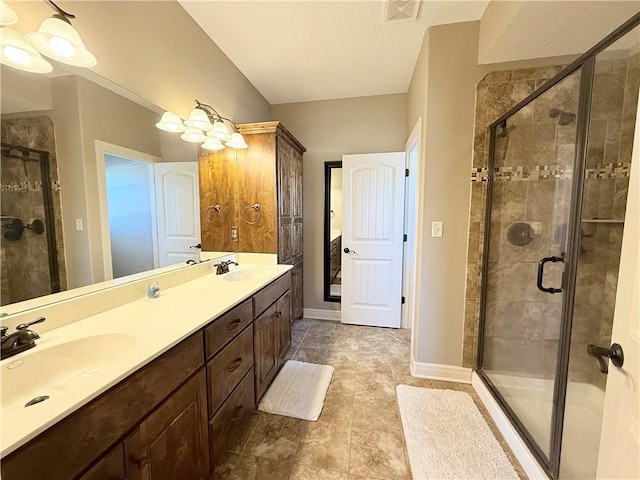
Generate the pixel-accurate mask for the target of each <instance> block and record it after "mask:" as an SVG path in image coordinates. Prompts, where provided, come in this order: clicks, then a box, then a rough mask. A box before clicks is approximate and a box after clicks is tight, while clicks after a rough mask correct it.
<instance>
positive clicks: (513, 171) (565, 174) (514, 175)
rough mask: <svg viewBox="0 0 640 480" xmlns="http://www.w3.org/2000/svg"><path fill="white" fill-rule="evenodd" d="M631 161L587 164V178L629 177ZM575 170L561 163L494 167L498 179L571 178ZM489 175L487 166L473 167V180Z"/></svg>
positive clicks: (482, 179) (483, 180)
mask: <svg viewBox="0 0 640 480" xmlns="http://www.w3.org/2000/svg"><path fill="white" fill-rule="evenodd" d="M630 167H631V162H622V163H607V164H599V163H592V164H587V170H586V172H585V179H587V180H591V179H600V178H629V169H630ZM572 175H573V172H572V170H570V169H565V168H563V167H562V166H560V165H536V166H535V167H533V168H531V167H528V166H526V165H520V166H516V167H497V168H495V169H494V177H493V178H494V180H496V181H505V182H508V181H538V180H570V179H571V178H572ZM488 177H489V169H488V168H487V167H482V168H472V169H471V181H472V182H486V181H487V180H488Z"/></svg>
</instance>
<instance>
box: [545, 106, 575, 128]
mask: <svg viewBox="0 0 640 480" xmlns="http://www.w3.org/2000/svg"><path fill="white" fill-rule="evenodd" d="M549 116H550V117H551V118H556V117H560V118H558V124H560V125H561V126H563V127H564V126H565V125H569V124H570V123H571V122H573V121H574V120H575V119H576V114H575V113H571V112H565V111H564V110H560V109H558V108H552V109H551V110H549Z"/></svg>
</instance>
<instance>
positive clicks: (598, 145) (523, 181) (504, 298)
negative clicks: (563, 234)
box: [463, 55, 639, 384]
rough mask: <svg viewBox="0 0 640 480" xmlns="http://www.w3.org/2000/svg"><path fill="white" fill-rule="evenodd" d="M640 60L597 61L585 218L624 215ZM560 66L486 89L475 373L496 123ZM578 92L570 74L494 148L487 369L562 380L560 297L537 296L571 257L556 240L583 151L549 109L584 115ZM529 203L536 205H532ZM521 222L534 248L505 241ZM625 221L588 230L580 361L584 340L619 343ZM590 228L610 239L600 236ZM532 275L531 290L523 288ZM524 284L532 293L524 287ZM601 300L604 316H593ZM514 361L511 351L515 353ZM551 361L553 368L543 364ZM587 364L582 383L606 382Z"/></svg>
mask: <svg viewBox="0 0 640 480" xmlns="http://www.w3.org/2000/svg"><path fill="white" fill-rule="evenodd" d="M637 57H638V56H637V55H636V56H634V57H632V58H631V59H630V60H623V61H622V62H623V63H624V65H623V64H622V63H621V62H620V61H616V62H599V64H598V68H597V73H596V78H595V86H594V107H593V114H592V126H591V129H592V133H591V136H590V142H589V163H588V166H587V168H588V172H587V180H586V188H585V207H584V215H583V217H584V218H593V217H599V218H603V217H606V218H612V217H613V218H623V216H624V206H625V205H626V190H627V185H628V167H629V163H630V158H631V141H632V136H633V126H634V124H635V102H637V98H635V99H634V98H633V92H634V87H635V95H636V97H637V90H638V83H637V82H638V80H637V78H636V77H637V76H638V68H639V67H638V65H637ZM560 69H561V67H560V66H558V67H550V68H536V69H522V70H512V71H501V72H493V73H490V74H488V75H487V76H486V77H485V78H483V79H482V80H481V81H480V82H479V84H478V86H477V92H476V132H475V145H474V157H473V169H472V172H471V182H472V183H471V188H472V204H471V220H470V226H469V250H468V259H467V260H468V262H467V265H468V267H467V291H466V304H465V337H464V350H463V352H464V357H463V364H464V365H465V366H470V367H472V366H475V358H476V351H477V345H478V323H479V313H480V289H481V284H480V282H481V265H482V258H481V257H482V251H483V235H484V215H485V202H486V172H487V170H486V168H487V165H488V126H489V124H490V123H492V122H493V121H494V120H495V119H497V118H498V117H499V116H501V115H502V114H503V113H504V112H506V111H507V110H508V109H509V108H511V107H512V106H513V105H515V104H516V103H518V102H519V101H520V100H522V99H523V98H525V97H526V96H527V95H529V94H530V93H532V92H533V91H534V90H535V89H536V88H537V87H539V86H540V85H541V84H542V83H544V82H545V81H546V80H548V79H549V78H551V77H552V76H553V75H555V74H556V73H557V72H559V71H560ZM578 75H579V74H578ZM578 87H579V78H578V76H571V77H568V78H567V79H565V80H564V81H563V82H562V83H560V84H558V85H557V86H556V87H554V88H553V89H551V90H550V91H548V92H547V93H545V94H544V95H543V96H542V97H539V98H538V99H537V100H536V102H534V103H533V104H530V105H528V106H527V107H525V108H524V109H522V110H521V111H520V112H518V113H517V114H516V115H514V117H512V119H510V122H509V124H510V125H511V124H514V125H516V129H514V130H513V131H511V132H510V134H509V141H508V147H507V150H506V152H505V151H504V146H505V143H506V142H505V141H504V139H498V141H497V144H496V158H497V159H498V160H499V161H497V162H496V167H499V168H497V169H496V171H495V172H494V178H495V182H494V188H493V210H492V228H491V233H492V240H491V245H492V249H491V251H490V259H489V264H490V268H491V270H490V272H489V281H490V282H491V283H490V284H489V288H490V291H492V292H494V295H493V296H492V301H491V302H489V304H488V314H487V319H488V321H487V323H486V325H485V327H486V328H485V330H486V332H485V344H484V347H485V353H486V355H485V359H490V360H491V362H489V363H488V364H486V365H485V366H486V367H487V368H493V369H505V370H508V371H512V372H522V373H526V374H528V375H535V376H542V377H549V376H551V375H552V374H553V369H554V365H555V357H556V352H557V342H558V334H559V327H560V326H559V321H560V311H559V309H560V306H561V305H560V301H561V299H560V298H559V297H558V296H557V295H556V296H553V295H547V294H542V293H541V292H539V291H538V290H537V288H536V285H535V268H536V264H537V262H538V260H539V259H540V258H542V257H543V256H546V255H558V254H560V253H561V252H560V250H561V249H562V246H561V244H560V243H558V241H557V240H556V233H557V232H558V228H561V224H562V223H563V222H566V219H564V220H563V217H566V215H567V209H568V208H569V200H570V199H569V193H570V190H569V189H570V178H571V169H572V162H573V156H574V153H575V147H574V139H575V122H572V123H569V124H568V125H565V126H561V125H559V124H558V122H557V118H552V117H550V116H549V110H550V109H551V108H561V109H563V110H567V111H569V112H572V113H577V108H576V104H577V95H578ZM631 111H633V116H632V115H631ZM632 117H633V118H632ZM531 199H535V201H528V200H531ZM621 214H622V217H621V216H620V215H621ZM522 221H526V222H527V223H528V224H529V225H531V227H532V228H533V231H534V235H533V238H534V239H533V241H532V242H531V243H530V244H529V245H526V246H523V247H515V246H513V245H511V244H510V243H509V242H508V241H506V233H507V231H508V228H509V227H510V226H511V225H513V224H514V223H515V222H522ZM615 225H616V224H610V225H608V224H599V223H597V224H585V227H584V228H583V233H584V234H585V236H584V238H583V248H584V250H586V253H584V254H582V255H581V257H580V265H581V266H583V264H584V266H583V268H581V269H579V273H578V279H577V285H576V288H577V298H576V319H575V321H574V330H573V332H574V336H573V337H572V339H573V341H574V343H576V345H575V348H572V355H573V352H575V354H576V355H578V354H579V355H581V356H582V353H583V351H586V343H598V342H600V343H601V344H603V345H604V344H607V341H608V339H607V335H608V336H609V338H610V333H611V319H612V313H613V303H612V302H613V300H615V279H616V277H617V262H618V261H619V253H620V238H621V235H620V233H621V231H622V228H620V226H621V225H620V224H617V227H616V226H615ZM592 229H596V230H597V229H600V230H602V232H601V233H599V234H598V232H592V231H591V230H592ZM592 234H593V236H590V235H592ZM524 272H526V276H527V278H531V282H523V281H522V278H521V276H522V275H523V274H525V273H524ZM514 275H515V276H514ZM550 278H553V276H551V277H550ZM518 285H526V287H525V288H518ZM496 292H497V293H496ZM594 292H597V293H594ZM605 297H606V298H605ZM594 302H597V305H598V309H594V308H593V305H594ZM600 308H601V310H600ZM578 343H579V345H578ZM494 353H496V354H495V355H494ZM501 353H502V355H501ZM508 353H511V355H505V354H508ZM541 358H543V359H544V360H543V361H540V359H541ZM532 359H536V361H532ZM589 360H591V361H595V360H593V359H589ZM589 360H587V361H585V360H584V359H583V358H581V361H580V362H577V361H572V362H571V364H570V365H571V373H572V378H571V379H572V380H574V381H588V382H589V383H596V384H599V383H600V382H601V379H600V376H601V375H600V374H599V372H598V371H597V368H593V365H591V364H589ZM602 377H603V376H602Z"/></svg>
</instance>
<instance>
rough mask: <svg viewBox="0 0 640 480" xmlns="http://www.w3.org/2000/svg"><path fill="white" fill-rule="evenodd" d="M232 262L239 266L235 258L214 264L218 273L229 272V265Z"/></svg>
mask: <svg viewBox="0 0 640 480" xmlns="http://www.w3.org/2000/svg"><path fill="white" fill-rule="evenodd" d="M232 263H233V264H234V265H236V266H238V262H234V261H233V260H226V261H224V262H220V263H216V264H214V265H213V266H214V267H216V275H222V274H223V273H229V265H231V264H232Z"/></svg>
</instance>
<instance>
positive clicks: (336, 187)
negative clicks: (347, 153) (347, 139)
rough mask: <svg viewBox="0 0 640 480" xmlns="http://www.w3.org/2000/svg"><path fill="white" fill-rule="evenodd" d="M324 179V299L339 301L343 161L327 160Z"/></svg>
mask: <svg viewBox="0 0 640 480" xmlns="http://www.w3.org/2000/svg"><path fill="white" fill-rule="evenodd" d="M324 181H325V183H324V185H325V186H324V299H325V300H326V301H328V302H339V301H340V299H341V281H342V274H341V270H340V262H341V255H342V162H325V164H324Z"/></svg>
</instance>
